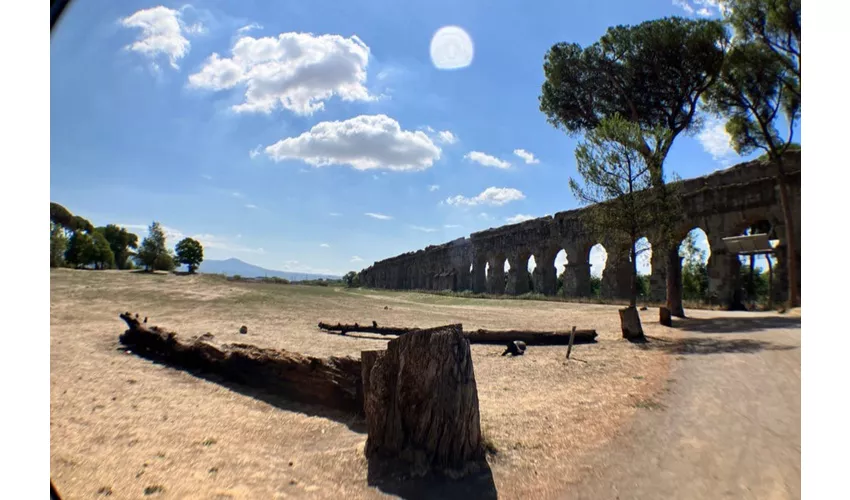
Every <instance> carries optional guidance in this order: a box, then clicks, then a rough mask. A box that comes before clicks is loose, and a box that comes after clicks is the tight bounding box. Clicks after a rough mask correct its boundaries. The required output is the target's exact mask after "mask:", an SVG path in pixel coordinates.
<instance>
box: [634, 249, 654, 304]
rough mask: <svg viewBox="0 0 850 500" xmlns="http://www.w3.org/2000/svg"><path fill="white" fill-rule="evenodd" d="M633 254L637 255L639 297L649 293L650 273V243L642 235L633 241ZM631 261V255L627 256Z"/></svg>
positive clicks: (643, 297)
mask: <svg viewBox="0 0 850 500" xmlns="http://www.w3.org/2000/svg"><path fill="white" fill-rule="evenodd" d="M635 255H636V257H637V293H638V297H639V298H641V299H646V298H648V297H649V295H650V281H649V278H650V276H651V275H652V243H650V242H649V239H648V238H647V237H646V236H644V237H642V238H640V239H639V240H637V241H636V242H635ZM629 262H631V255H630V256H629Z"/></svg>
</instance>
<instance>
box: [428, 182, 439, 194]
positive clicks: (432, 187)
mask: <svg viewBox="0 0 850 500" xmlns="http://www.w3.org/2000/svg"><path fill="white" fill-rule="evenodd" d="M438 189H440V185H439V184H431V185H430V186H428V191H431V192H432V193H433V192H434V191H436V190H438Z"/></svg>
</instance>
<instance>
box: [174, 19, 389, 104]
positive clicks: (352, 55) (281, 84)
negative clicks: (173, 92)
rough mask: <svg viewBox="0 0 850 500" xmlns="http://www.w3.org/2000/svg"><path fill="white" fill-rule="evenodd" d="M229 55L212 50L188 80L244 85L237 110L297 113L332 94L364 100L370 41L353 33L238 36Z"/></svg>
mask: <svg viewBox="0 0 850 500" xmlns="http://www.w3.org/2000/svg"><path fill="white" fill-rule="evenodd" d="M231 54H232V56H231V57H225V58H222V57H221V56H219V55H218V54H217V53H213V55H211V56H210V57H209V59H207V61H206V62H205V63H204V66H203V67H202V68H201V70H200V71H199V72H197V73H195V74H193V75H191V76H189V86H190V87H195V88H202V89H210V90H215V91H219V90H225V89H231V88H233V87H235V86H236V85H239V84H242V85H244V86H245V102H243V103H241V104H237V105H235V106H233V110H234V111H237V112H261V113H270V112H272V111H273V110H275V109H276V108H278V107H281V108H283V109H286V110H289V111H292V112H293V113H295V114H298V115H311V114H313V113H314V112H316V111H318V110H321V109H324V105H325V104H324V103H325V101H327V100H328V99H330V98H331V97H333V96H337V97H339V98H341V99H342V100H344V101H368V100H372V99H373V97H372V96H370V95H369V91H368V90H367V89H366V87H365V86H364V83H365V82H366V66H367V65H368V63H369V47H368V46H367V45H366V44H365V43H363V41H362V40H360V39H359V38H357V36H352V37H350V38H343V37H341V36H339V35H319V36H316V35H313V34H311V33H281V34H280V35H278V37H277V38H273V37H264V38H259V39H256V38H253V37H250V36H246V37H242V38H240V39H239V40H237V41H236V43H235V44H234V45H233V47H232V49H231Z"/></svg>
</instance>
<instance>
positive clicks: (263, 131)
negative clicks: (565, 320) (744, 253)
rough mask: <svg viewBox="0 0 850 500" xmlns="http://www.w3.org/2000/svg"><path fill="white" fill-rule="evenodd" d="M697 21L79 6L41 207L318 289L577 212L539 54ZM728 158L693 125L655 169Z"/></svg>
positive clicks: (458, 8) (575, 10)
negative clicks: (415, 255) (152, 228)
mask: <svg viewBox="0 0 850 500" xmlns="http://www.w3.org/2000/svg"><path fill="white" fill-rule="evenodd" d="M713 3H714V2H712V1H709V0H691V1H690V2H686V1H685V0H674V1H673V2H671V1H670V0H651V1H650V0H643V1H641V2H632V1H627V0H617V1H600V0H596V1H573V2H563V1H561V2H545V3H544V2H536V3H533V4H529V3H527V2H521V1H504V2H492V1H486V2H485V1H463V2H456V1H439V0H438V1H427V2H424V1H405V2H398V1H389V0H387V1H365V2H361V1H356V2H355V1H352V2H340V1H324V0H313V1H297V2H296V1H262V2H261V1H241V2H224V1H215V0H196V1H193V2H191V3H177V2H164V3H151V2H138V1H122V2H114V1H105V0H78V1H76V2H73V3H72V5H71V7H70V8H69V9H68V11H67V12H66V15H65V16H64V18H63V19H62V21H61V24H60V25H59V26H58V27H57V29H56V30H55V32H54V34H53V36H52V41H51V62H50V66H51V74H50V78H51V88H50V98H51V110H50V118H51V120H50V131H51V143H50V153H51V179H50V189H51V193H50V197H51V200H52V201H56V202H58V203H61V204H63V205H65V206H66V207H67V208H68V209H69V210H71V211H72V212H73V213H75V214H79V215H82V216H84V217H87V218H89V219H90V220H91V221H92V222H93V223H95V224H96V225H101V224H106V223H118V224H122V225H126V226H128V227H129V228H131V229H132V230H134V231H135V232H137V234H139V235H140V236H144V234H145V233H146V231H145V229H144V228H145V227H146V226H147V225H148V224H149V223H150V222H151V221H153V220H157V221H159V222H161V223H162V224H163V225H164V226H166V227H167V228H168V231H169V235H170V241H169V243H172V244H173V243H176V238H178V237H182V236H183V235H186V236H193V237H197V238H198V239H200V240H201V241H202V243H204V245H205V256H206V257H207V258H212V259H222V258H227V257H237V258H240V259H242V260H246V261H248V262H251V263H254V264H257V265H261V266H263V267H267V268H273V269H281V270H292V271H302V272H322V273H335V274H342V273H344V272H346V271H348V270H359V269H361V268H363V267H366V266H368V265H369V264H371V263H372V262H373V261H375V260H380V259H383V258H386V257H390V256H393V255H396V254H399V253H403V252H407V251H410V250H415V249H419V248H422V247H425V246H426V245H429V244H438V243H443V242H446V241H449V240H452V239H455V238H458V237H462V236H466V235H469V234H470V233H471V232H474V231H479V230H483V229H487V228H489V227H497V226H500V225H503V224H505V223H507V221H509V220H517V219H521V218H522V217H528V216H542V215H546V214H553V213H555V212H557V211H561V210H568V209H571V208H575V207H576V206H578V204H577V202H576V200H575V199H574V198H573V196H572V194H571V193H570V191H569V188H568V185H567V182H568V179H569V177H570V176H574V175H575V159H574V156H573V150H574V148H575V146H576V142H577V140H576V139H575V138H571V137H568V136H566V135H565V134H563V133H562V132H559V131H557V130H555V129H554V128H552V127H551V126H550V125H549V124H547V123H546V120H545V117H544V116H543V114H542V113H541V112H540V111H539V110H538V102H537V98H538V95H539V92H540V86H541V84H542V83H543V75H542V64H543V57H544V55H545V53H546V51H547V50H548V49H549V47H551V46H552V45H553V44H554V43H557V42H561V41H570V42H578V43H580V44H582V45H587V44H590V43H593V42H594V41H596V40H597V39H598V38H599V37H600V36H601V35H602V34H603V33H604V32H605V30H606V28H607V27H609V26H612V25H616V24H635V23H639V22H641V21H644V20H649V19H654V18H658V17H663V16H669V15H685V16H699V15H702V14H710V15H714V14H716V7H714V5H713ZM701 9H706V10H705V11H704V12H702V13H700V12H701ZM445 26H458V27H461V28H462V29H463V30H464V31H465V32H466V33H467V34H468V36H469V39H470V40H471V43H472V47H473V51H472V53H471V62H470V61H469V58H470V53H469V51H468V47H466V46H465V44H464V41H463V40H462V39H461V38H458V37H457V36H456V33H455V34H454V36H452V34H451V33H450V34H449V37H448V40H449V43H448V44H443V43H440V42H439V41H438V43H436V48H435V52H434V58H432V55H431V53H432V51H431V47H432V38H433V37H435V33H436V32H437V31H438V30H439V29H440V28H441V27H445ZM444 60H447V61H448V62H443V61H444ZM435 61H436V64H440V65H444V66H445V65H446V64H448V65H449V66H458V65H464V64H466V63H469V64H468V65H466V66H465V67H462V68H455V69H440V68H438V67H437V66H436V65H435ZM740 161H743V159H742V158H740V157H738V156H737V155H736V154H735V153H734V152H732V151H731V149H729V147H728V143H727V141H726V138H725V133H724V132H723V130H722V123H719V122H712V121H709V122H708V124H707V126H706V128H705V129H704V131H703V132H702V133H700V134H698V135H695V136H692V137H680V138H679V139H678V140H677V142H676V144H675V146H674V148H673V150H672V152H671V154H670V156H669V157H668V160H667V169H668V171H670V172H675V173H677V174H679V175H680V176H682V177H693V176H698V175H703V174H706V173H709V172H711V171H714V170H717V169H720V168H724V167H726V166H730V165H733V164H735V163H738V162H740ZM598 259H599V256H594V261H595V262H598Z"/></svg>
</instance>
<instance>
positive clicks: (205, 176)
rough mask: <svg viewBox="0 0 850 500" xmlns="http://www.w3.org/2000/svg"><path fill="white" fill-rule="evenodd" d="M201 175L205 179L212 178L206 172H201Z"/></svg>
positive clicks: (209, 179)
mask: <svg viewBox="0 0 850 500" xmlns="http://www.w3.org/2000/svg"><path fill="white" fill-rule="evenodd" d="M201 177H203V178H204V179H206V180H208V181H211V180H212V177H211V176H209V175H206V174H201Z"/></svg>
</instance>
